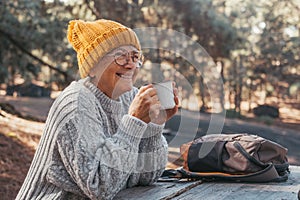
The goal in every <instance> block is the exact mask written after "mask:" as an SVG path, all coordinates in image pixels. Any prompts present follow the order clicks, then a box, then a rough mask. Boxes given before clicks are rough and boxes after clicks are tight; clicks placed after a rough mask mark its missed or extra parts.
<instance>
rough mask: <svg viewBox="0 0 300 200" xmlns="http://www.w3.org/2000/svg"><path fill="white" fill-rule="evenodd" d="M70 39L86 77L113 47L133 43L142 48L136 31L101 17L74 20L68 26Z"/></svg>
mask: <svg viewBox="0 0 300 200" xmlns="http://www.w3.org/2000/svg"><path fill="white" fill-rule="evenodd" d="M68 40H69V42H70V44H71V45H72V46H73V48H74V50H75V51H76V52H77V60H78V67H79V73H80V76H81V77H82V78H84V77H86V76H87V75H88V73H89V72H90V70H91V68H93V67H94V66H95V65H96V64H97V63H98V62H99V60H100V59H101V58H102V57H103V56H104V55H105V54H107V53H109V52H110V51H112V50H113V49H115V48H117V47H120V46H124V45H131V46H134V47H135V48H137V49H138V50H141V46H140V43H139V40H138V38H137V36H136V34H135V33H134V31H133V30H132V29H130V28H128V27H126V26H123V25H122V24H120V23H118V22H115V21H111V20H106V19H100V20H96V21H93V22H85V21H83V20H72V21H70V23H69V27H68Z"/></svg>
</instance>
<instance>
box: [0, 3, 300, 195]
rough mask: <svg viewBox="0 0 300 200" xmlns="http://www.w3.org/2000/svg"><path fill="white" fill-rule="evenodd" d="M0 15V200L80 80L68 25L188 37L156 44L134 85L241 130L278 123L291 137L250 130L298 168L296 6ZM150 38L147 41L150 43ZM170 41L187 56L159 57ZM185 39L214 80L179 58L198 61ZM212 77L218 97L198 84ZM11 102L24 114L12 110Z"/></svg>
mask: <svg viewBox="0 0 300 200" xmlns="http://www.w3.org/2000/svg"><path fill="white" fill-rule="evenodd" d="M0 17H1V18H0V19H1V20H0V126H1V128H0V186H1V187H0V196H1V198H3V199H13V198H14V197H15V196H16V193H17V192H18V189H19V188H20V186H21V184H22V181H23V180H24V178H25V175H26V173H27V170H28V168H29V165H30V162H31V159H32V157H33V154H34V151H35V148H36V146H37V144H38V141H39V138H40V135H41V132H42V129H43V125H44V120H45V117H46V114H47V111H48V109H49V107H50V106H51V103H52V102H53V100H54V99H55V97H56V96H57V94H58V93H59V92H60V91H61V90H63V89H64V88H65V87H66V86H67V85H68V84H69V83H70V82H71V81H73V80H76V79H79V75H78V67H77V58H76V54H75V51H74V50H73V49H72V47H71V46H70V45H69V44H68V42H67V37H66V34H67V33H66V31H67V26H68V22H69V21H70V20H72V19H82V20H95V19H99V18H107V19H112V20H116V21H119V22H121V23H123V24H125V25H126V26H129V27H131V28H133V29H138V28H145V27H158V28H161V29H160V30H165V29H169V30H173V31H177V32H178V33H182V34H184V35H186V36H188V37H189V38H190V40H188V41H186V40H185V39H182V38H180V37H179V38H172V37H160V38H159V39H160V40H159V43H160V44H159V46H160V47H161V48H157V49H143V51H144V54H145V58H146V61H145V63H144V66H143V67H142V68H141V70H140V74H139V78H138V82H137V86H140V85H143V84H145V83H149V82H156V81H160V80H162V79H172V80H174V81H175V82H176V83H177V85H178V87H179V89H180V103H181V107H182V108H183V109H187V110H192V111H197V112H198V111H201V112H203V113H204V112H206V113H209V112H212V111H213V112H219V113H223V114H224V113H226V117H227V118H230V117H232V118H240V119H247V121H245V122H246V125H247V124H248V122H249V119H251V120H257V121H256V122H263V123H265V124H267V125H276V126H278V125H287V126H285V128H293V131H292V130H291V129H290V130H289V129H284V130H281V131H280V130H279V129H278V128H275V129H272V130H273V131H267V129H261V127H260V126H258V125H256V124H254V125H252V126H251V127H252V128H253V127H254V128H256V129H257V132H259V133H263V134H265V135H266V136H267V135H268V138H271V139H274V140H275V141H277V142H283V144H284V145H285V146H287V147H289V150H291V151H290V152H291V154H290V157H289V158H291V159H290V161H291V163H293V164H299V163H300V157H299V153H298V152H299V151H298V148H299V141H300V140H299V139H298V138H299V136H300V135H299V130H300V0H267V1H259V0H163V1H159V0H153V1H148V0H110V1H107V0H77V1H72V0H0ZM157 30H158V29H153V31H154V32H153V33H151V32H149V37H154V39H155V35H156V34H159V33H158V32H155V31H157ZM175 39H176V40H177V41H175V42H177V43H178V44H180V45H181V47H186V52H184V53H185V54H187V55H190V56H188V57H182V56H181V55H180V54H178V53H176V52H172V51H168V50H166V49H168V44H170V41H172V40H175ZM181 39H182V40H181ZM191 41H192V43H197V44H200V45H201V46H202V47H203V49H204V50H205V51H206V52H207V54H208V55H209V56H210V58H211V59H212V60H213V61H214V62H213V63H214V64H213V67H214V69H215V71H213V70H212V71H210V73H211V72H214V73H215V75H216V76H210V75H209V76H207V74H206V73H207V72H209V70H202V69H205V67H206V69H207V67H208V68H209V66H210V65H211V62H210V61H209V60H206V61H205V59H204V60H202V61H201V62H200V68H199V66H193V63H191V62H189V61H190V59H189V60H188V59H187V58H192V59H196V60H197V59H198V58H199V57H201V56H202V55H201V54H197V52H193V51H192V50H193V48H190V47H191V45H192V44H191ZM154 42H155V41H154ZM200 60H201V59H200ZM199 69H200V70H199ZM214 77H218V78H219V79H220V80H221V81H222V87H223V88H222V89H221V90H219V88H217V86H214V85H210V81H211V80H207V79H214ZM215 93H217V95H215ZM24 96H30V98H29V97H28V98H26V97H24ZM41 97H43V98H41ZM212 97H213V98H212ZM211 99H213V100H214V102H212V101H211ZM17 101H18V102H19V103H20V102H21V103H23V104H22V105H23V107H15V108H14V107H13V106H15V105H16V104H14V103H15V102H17ZM215 102H217V103H218V105H217V106H216V105H214V104H215ZM12 104H13V106H12ZM20 108H23V111H26V112H27V113H29V115H30V117H28V116H27V120H25V119H21V118H20V117H24V114H22V113H20V112H19V111H20ZM213 108H218V109H213ZM225 111H226V112H225ZM9 113H10V114H9ZM11 114H13V115H11ZM203 116H204V118H208V119H210V118H209V117H205V116H206V115H203ZM28 119H29V120H28ZM32 119H34V120H35V121H32ZM234 120H236V119H234ZM36 121H39V122H36ZM231 122H233V121H230V123H231ZM235 122H236V123H235V127H236V128H239V129H240V130H243V131H244V130H246V129H243V128H245V126H242V124H243V123H242V122H240V121H235ZM244 125H245V124H244ZM231 126H232V125H231ZM187 128H188V127H187ZM230 128H231V127H230ZM199 130H201V129H199ZM232 130H233V129H232ZM252 130H254V129H252ZM262 130H264V131H262ZM265 130H266V131H265ZM270 130H271V129H270ZM274 130H276V131H274ZM274 134H276V135H274Z"/></svg>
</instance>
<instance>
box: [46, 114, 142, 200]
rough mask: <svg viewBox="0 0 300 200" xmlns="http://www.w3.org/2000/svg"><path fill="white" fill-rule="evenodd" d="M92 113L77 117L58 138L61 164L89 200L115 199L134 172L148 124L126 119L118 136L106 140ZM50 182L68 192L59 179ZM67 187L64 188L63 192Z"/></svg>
mask: <svg viewBox="0 0 300 200" xmlns="http://www.w3.org/2000/svg"><path fill="white" fill-rule="evenodd" d="M92 113H93V112H84V113H80V114H79V113H78V114H75V116H74V117H72V118H71V119H70V120H69V121H68V122H67V123H66V124H65V125H64V126H63V127H62V129H61V131H60V132H59V134H58V136H57V140H56V143H57V150H58V152H59V156H60V160H61V162H62V163H63V165H64V168H65V169H66V171H67V173H68V175H69V176H70V177H71V179H72V181H73V182H74V183H76V185H77V186H78V187H79V189H80V190H81V192H82V193H84V195H86V196H88V197H89V198H90V199H112V198H113V197H114V196H115V195H116V194H117V193H118V192H119V191H120V190H121V189H123V188H124V187H125V186H126V182H127V180H128V178H129V176H130V174H132V172H133V171H134V169H135V167H136V163H137V159H138V148H137V147H138V146H139V143H140V140H141V137H142V134H143V133H144V131H145V129H146V128H147V124H145V123H143V122H141V121H139V120H136V119H135V118H133V117H131V116H129V115H125V116H123V118H122V120H121V122H120V125H119V128H118V130H117V133H116V134H114V135H113V136H111V137H108V136H107V130H105V128H104V126H103V124H102V123H103V120H100V118H101V117H99V116H93V114H92ZM51 174H55V172H53V170H52V172H50V173H49V174H48V175H49V177H48V179H49V180H50V182H52V183H53V184H56V185H59V186H60V187H62V188H63V189H65V190H66V191H68V190H69V187H68V185H67V184H66V185H65V186H64V184H61V183H60V181H59V178H55V176H51ZM64 187H65V188H64Z"/></svg>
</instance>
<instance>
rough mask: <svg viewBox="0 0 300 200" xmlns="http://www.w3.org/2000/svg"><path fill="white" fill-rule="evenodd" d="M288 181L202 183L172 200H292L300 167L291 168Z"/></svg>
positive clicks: (295, 195)
mask: <svg viewBox="0 0 300 200" xmlns="http://www.w3.org/2000/svg"><path fill="white" fill-rule="evenodd" d="M290 170H291V174H290V176H289V179H288V181H286V182H282V183H259V184H250V183H215V182H214V183H203V184H201V185H199V186H197V187H194V188H192V189H191V190H189V191H187V192H185V193H183V194H181V195H180V196H178V197H175V198H173V199H174V200H179V199H180V200H185V199H186V200H190V199H208V200H214V199H215V200H221V199H226V200H227V199H230V200H240V199H243V200H252V199H257V200H260V199H263V200H276V199H278V200H285V199H286V200H290V199H291V200H292V199H295V200H296V199H297V195H298V191H299V190H300V167H296V166H291V167H290Z"/></svg>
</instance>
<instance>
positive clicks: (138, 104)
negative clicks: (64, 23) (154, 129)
mask: <svg viewBox="0 0 300 200" xmlns="http://www.w3.org/2000/svg"><path fill="white" fill-rule="evenodd" d="M159 107H160V103H159V100H158V96H157V93H156V89H155V88H154V87H153V85H152V84H150V85H147V86H143V87H141V88H140V90H139V92H138V93H137V95H136V96H135V98H134V99H133V101H132V103H131V105H130V107H129V111H128V114H129V115H132V116H134V117H136V118H138V119H140V120H142V121H144V122H145V123H149V122H150V121H151V118H152V117H153V116H155V115H158V113H159Z"/></svg>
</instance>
